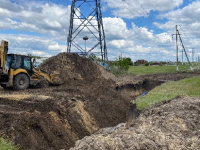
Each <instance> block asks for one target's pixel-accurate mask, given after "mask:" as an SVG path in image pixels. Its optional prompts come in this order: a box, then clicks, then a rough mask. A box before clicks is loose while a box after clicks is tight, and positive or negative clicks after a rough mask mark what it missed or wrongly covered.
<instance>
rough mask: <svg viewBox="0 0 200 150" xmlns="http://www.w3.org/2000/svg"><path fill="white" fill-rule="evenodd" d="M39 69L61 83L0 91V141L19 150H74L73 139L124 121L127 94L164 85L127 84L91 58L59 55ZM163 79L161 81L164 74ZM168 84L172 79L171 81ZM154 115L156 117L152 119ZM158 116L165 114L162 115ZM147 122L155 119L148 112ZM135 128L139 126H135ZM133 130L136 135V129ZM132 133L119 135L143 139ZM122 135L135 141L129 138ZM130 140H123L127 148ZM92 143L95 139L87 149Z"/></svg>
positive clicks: (140, 81)
mask: <svg viewBox="0 0 200 150" xmlns="http://www.w3.org/2000/svg"><path fill="white" fill-rule="evenodd" d="M40 68H42V69H43V70H46V71H48V72H50V73H52V72H54V71H56V72H58V73H59V76H60V78H61V79H62V80H63V81H64V84H63V85H61V86H50V87H48V88H29V89H27V90H23V91H12V90H3V89H2V88H0V95H1V96H0V118H1V121H0V137H4V138H6V139H10V140H11V141H13V142H14V143H15V144H16V145H18V146H19V148H20V150H27V149H30V150H47V149H49V150H61V149H65V150H67V149H69V148H70V147H73V146H74V145H75V142H76V141H77V140H79V139H81V138H83V137H85V136H89V135H91V134H92V133H94V132H95V131H97V130H98V129H100V128H105V127H109V126H115V125H117V124H118V123H121V122H125V121H126V111H127V109H128V105H129V102H130V101H131V98H130V95H131V96H133V97H134V96H137V95H139V94H141V93H142V92H144V89H147V90H150V89H151V88H153V87H154V86H156V84H161V83H162V82H163V81H162V82H158V83H157V82H155V83H156V84H155V83H153V82H151V81H150V80H149V79H147V80H146V79H145V78H144V77H142V78H141V77H131V78H130V79H129V80H127V79H126V78H124V79H123V80H122V79H116V78H115V77H114V76H113V75H112V74H110V73H108V72H107V71H105V70H104V69H103V68H101V67H99V66H97V65H96V64H95V63H93V62H92V61H91V60H90V59H87V58H84V57H80V56H78V55H76V54H67V53H60V54H58V55H57V56H54V57H51V58H49V59H47V60H46V61H45V62H44V63H43V64H41V66H40ZM174 76H176V74H175V75H173V79H174V78H175V77H174ZM180 76H181V75H180ZM150 77H151V76H148V78H150ZM156 77H157V75H153V77H152V78H153V79H154V80H156ZM162 77H163V79H165V75H164V74H163V76H162ZM159 79H161V77H159ZM167 79H168V80H170V76H168V78H167ZM195 102H196V100H195ZM191 108H193V105H192V107H191ZM169 110H170V109H169ZM147 112H148V111H147ZM158 114H160V113H158ZM158 114H157V113H156V112H155V116H158ZM162 114H165V113H164V112H162V111H161V115H162ZM150 117H153V116H151V113H150ZM158 117H159V116H158ZM169 117H170V116H169ZM142 118H143V120H144V123H143V122H141V127H145V125H146V126H147V125H149V126H148V127H149V129H148V130H149V131H148V132H147V133H149V132H150V129H151V127H152V126H153V125H152V123H151V122H150V123H149V122H148V120H149V119H150V118H148V116H147V115H146V116H144V115H143V117H141V120H142ZM145 119H147V121H146V122H145ZM153 119H156V118H153ZM169 119H170V118H169ZM160 121H163V124H165V123H167V122H165V120H162V119H160ZM160 121H158V122H156V121H155V123H154V124H155V127H156V124H158V125H161V123H162V122H161V123H159V122H160ZM194 121H195V120H194ZM172 123H174V122H172ZM177 123H179V122H177ZM197 123H199V122H197ZM191 124H193V123H191ZM194 124H195V123H194ZM137 126H140V124H139V123H138V124H136V127H137ZM174 126H175V125H174ZM177 126H179V124H177ZM155 127H154V128H155ZM137 128H138V130H139V127H137ZM154 128H152V129H154ZM132 129H133V130H131V132H130V131H128V130H126V129H123V130H122V131H123V132H124V133H125V132H128V133H129V132H130V133H132V131H133V134H134V135H137V134H138V133H141V134H138V135H137V136H138V138H141V139H145V135H144V136H143V135H142V133H143V129H141V131H138V130H137V132H136V133H135V131H134V127H133V128H132ZM158 129H159V128H158ZM167 129H168V128H167ZM175 129H176V128H175ZM195 129H196V128H195ZM163 130H164V129H163ZM188 130H189V129H188ZM114 132H115V130H114ZM123 132H122V135H123ZM152 132H153V130H152ZM155 132H156V129H155ZM110 135H111V134H110ZM125 135H126V136H130V137H131V138H132V137H133V135H132V134H131V135H128V134H125ZM125 135H123V136H125ZM149 135H150V134H149ZM174 136H176V134H175V135H172V137H173V138H174ZM143 137H144V138H143ZM113 138H114V137H113ZM120 138H122V137H119V140H117V141H115V140H114V139H113V142H115V143H116V147H117V146H118V141H119V142H123V141H120V140H121V139H120ZM195 138H196V137H195ZM134 139H135V142H138V143H140V142H141V141H139V140H138V139H137V137H136V138H134ZM104 141H105V142H106V141H107V140H106V139H104ZM108 141H109V140H108ZM129 141H130V140H128V141H127V143H128V145H129ZM87 142H88V141H87ZM95 142H96V145H95V144H94V145H95V146H98V145H99V144H98V141H95ZM124 142H125V141H124ZM143 142H144V141H143ZM151 142H152V141H151ZM89 143H90V142H89ZM92 143H93V139H91V145H89V146H90V147H92ZM99 143H100V144H101V143H102V142H101V141H99ZM108 143H109V142H108ZM111 144H112V143H111ZM119 144H120V143H119ZM130 144H132V142H131V143H130ZM122 145H123V144H122ZM105 146H106V145H105ZM101 147H102V145H99V147H98V148H97V149H104V148H101ZM91 149H93V148H91ZM113 149H115V148H113ZM122 149H123V148H122ZM124 149H126V148H124Z"/></svg>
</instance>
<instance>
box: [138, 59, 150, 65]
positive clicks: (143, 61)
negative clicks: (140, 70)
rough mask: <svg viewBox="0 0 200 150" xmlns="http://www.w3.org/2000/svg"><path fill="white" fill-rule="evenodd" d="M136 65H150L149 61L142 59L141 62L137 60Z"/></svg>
mask: <svg viewBox="0 0 200 150" xmlns="http://www.w3.org/2000/svg"><path fill="white" fill-rule="evenodd" d="M135 63H137V64H140V65H142V64H145V63H148V61H147V60H144V59H141V60H137V61H136V62H135Z"/></svg>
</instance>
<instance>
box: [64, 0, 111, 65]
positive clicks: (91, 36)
mask: <svg viewBox="0 0 200 150" xmlns="http://www.w3.org/2000/svg"><path fill="white" fill-rule="evenodd" d="M67 40H68V41H67V52H68V53H79V54H81V55H84V56H89V55H90V54H95V55H96V56H97V55H100V56H101V58H102V62H105V61H107V48H106V40H105V33H104V27H103V21H102V13H101V5H100V0H72V5H71V15H70V26H69V34H68V39H67Z"/></svg>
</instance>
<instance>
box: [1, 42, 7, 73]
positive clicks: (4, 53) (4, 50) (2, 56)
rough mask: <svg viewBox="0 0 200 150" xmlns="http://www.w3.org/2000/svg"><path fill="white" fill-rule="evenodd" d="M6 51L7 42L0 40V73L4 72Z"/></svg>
mask: <svg viewBox="0 0 200 150" xmlns="http://www.w3.org/2000/svg"><path fill="white" fill-rule="evenodd" d="M7 53H8V42H7V41H4V40H2V41H1V46H0V74H5V73H6V72H5V67H6V56H7Z"/></svg>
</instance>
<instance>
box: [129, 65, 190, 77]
mask: <svg viewBox="0 0 200 150" xmlns="http://www.w3.org/2000/svg"><path fill="white" fill-rule="evenodd" d="M179 71H180V72H182V71H190V67H189V65H180V66H179ZM173 72H177V71H176V66H132V67H130V68H129V70H128V73H129V74H134V75H143V74H155V73H173Z"/></svg>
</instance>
